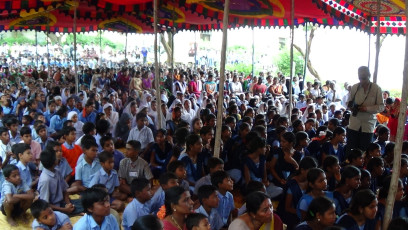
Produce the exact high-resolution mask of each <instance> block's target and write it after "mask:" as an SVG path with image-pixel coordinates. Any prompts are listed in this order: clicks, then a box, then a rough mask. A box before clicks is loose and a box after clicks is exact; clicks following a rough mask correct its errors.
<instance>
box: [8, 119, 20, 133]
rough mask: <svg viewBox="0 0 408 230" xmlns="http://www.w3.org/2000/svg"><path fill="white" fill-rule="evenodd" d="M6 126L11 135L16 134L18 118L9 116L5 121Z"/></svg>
mask: <svg viewBox="0 0 408 230" xmlns="http://www.w3.org/2000/svg"><path fill="white" fill-rule="evenodd" d="M5 125H6V128H8V129H9V130H10V132H11V134H12V135H16V134H17V130H18V120H17V118H15V117H12V118H9V119H7V120H6V122H5Z"/></svg>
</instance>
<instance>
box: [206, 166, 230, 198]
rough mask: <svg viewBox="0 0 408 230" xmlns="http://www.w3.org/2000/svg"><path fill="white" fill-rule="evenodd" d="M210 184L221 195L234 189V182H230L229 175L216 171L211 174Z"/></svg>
mask: <svg viewBox="0 0 408 230" xmlns="http://www.w3.org/2000/svg"><path fill="white" fill-rule="evenodd" d="M211 184H212V185H214V186H215V187H216V188H217V189H218V191H219V192H220V193H221V194H223V195H225V193H226V192H228V191H232V190H233V189H234V181H232V179H231V177H230V175H229V174H228V173H227V172H225V171H217V172H214V173H213V174H211Z"/></svg>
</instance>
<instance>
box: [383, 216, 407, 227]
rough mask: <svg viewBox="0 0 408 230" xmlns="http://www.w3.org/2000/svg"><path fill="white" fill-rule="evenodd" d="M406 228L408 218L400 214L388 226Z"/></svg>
mask: <svg viewBox="0 0 408 230" xmlns="http://www.w3.org/2000/svg"><path fill="white" fill-rule="evenodd" d="M405 229H408V218H406V217H400V216H399V217H396V218H393V219H392V220H391V222H390V224H389V225H388V228H387V230H405Z"/></svg>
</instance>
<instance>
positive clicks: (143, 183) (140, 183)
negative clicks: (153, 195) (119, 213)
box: [130, 177, 150, 197]
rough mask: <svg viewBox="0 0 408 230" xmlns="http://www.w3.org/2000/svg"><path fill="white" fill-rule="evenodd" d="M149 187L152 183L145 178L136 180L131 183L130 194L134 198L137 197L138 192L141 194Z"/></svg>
mask: <svg viewBox="0 0 408 230" xmlns="http://www.w3.org/2000/svg"><path fill="white" fill-rule="evenodd" d="M148 185H150V181H149V180H148V179H146V178H144V177H139V178H135V179H133V180H132V183H130V192H131V193H132V195H133V196H134V197H136V192H141V191H143V189H145V188H146V187H147V186H148Z"/></svg>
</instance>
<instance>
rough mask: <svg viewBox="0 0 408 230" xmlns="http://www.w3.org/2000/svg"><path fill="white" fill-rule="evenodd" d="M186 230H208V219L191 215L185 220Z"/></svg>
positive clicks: (195, 214) (209, 226) (199, 214)
mask: <svg viewBox="0 0 408 230" xmlns="http://www.w3.org/2000/svg"><path fill="white" fill-rule="evenodd" d="M186 228H187V230H210V229H211V225H210V222H209V221H208V218H207V217H206V216H205V215H204V214H201V213H191V214H190V215H188V216H187V219H186Z"/></svg>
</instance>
